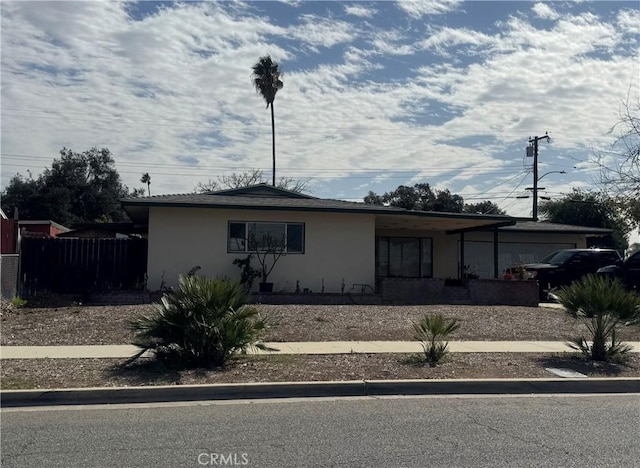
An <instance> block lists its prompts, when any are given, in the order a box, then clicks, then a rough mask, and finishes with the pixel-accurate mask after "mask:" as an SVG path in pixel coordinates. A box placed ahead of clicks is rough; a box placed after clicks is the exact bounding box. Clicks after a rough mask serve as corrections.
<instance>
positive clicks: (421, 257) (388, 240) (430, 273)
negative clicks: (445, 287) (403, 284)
mask: <svg viewBox="0 0 640 468" xmlns="http://www.w3.org/2000/svg"><path fill="white" fill-rule="evenodd" d="M381 239H385V240H386V247H387V252H386V258H387V268H386V270H387V271H386V274H384V275H381V274H380V240H381ZM391 239H412V240H415V241H417V242H418V257H419V258H418V276H397V275H393V276H392V275H391V274H390V272H391V255H390V253H391ZM425 244H428V245H429V255H430V260H431V261H430V262H429V265H430V269H429V270H430V271H428V272H427V273H426V274H425V272H424V271H423V266H424V254H425V251H426V250H427V249H425V248H424V245H425ZM375 263H376V264H375V267H376V277H377V278H433V237H419V236H376V262H375Z"/></svg>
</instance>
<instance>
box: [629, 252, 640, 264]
mask: <svg viewBox="0 0 640 468" xmlns="http://www.w3.org/2000/svg"><path fill="white" fill-rule="evenodd" d="M626 263H627V266H629V267H632V268H640V252H636V253H634V254H633V255H631V257H629V258H628V259H627V262H626Z"/></svg>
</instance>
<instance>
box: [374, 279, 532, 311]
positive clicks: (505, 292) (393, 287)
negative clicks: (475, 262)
mask: <svg viewBox="0 0 640 468" xmlns="http://www.w3.org/2000/svg"><path fill="white" fill-rule="evenodd" d="M379 289H380V294H381V295H382V301H383V302H384V303H387V304H477V305H513V306H527V307H536V306H537V305H538V284H537V283H536V282H535V281H507V280H484V279H477V280H467V281H465V282H463V283H460V284H459V285H447V281H446V280H444V279H437V278H382V279H380V281H379Z"/></svg>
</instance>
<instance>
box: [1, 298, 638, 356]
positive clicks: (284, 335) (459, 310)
mask: <svg viewBox="0 0 640 468" xmlns="http://www.w3.org/2000/svg"><path fill="white" fill-rule="evenodd" d="M258 308H259V309H260V311H261V313H262V314H263V316H264V317H265V318H266V320H267V322H268V323H269V324H270V329H269V330H268V331H267V333H266V334H265V336H264V340H265V341H343V340H346V341H359V340H389V341H396V340H411V336H412V332H411V324H412V322H415V321H417V320H419V318H420V317H421V316H422V315H423V314H425V313H442V314H443V315H445V316H446V317H448V318H456V319H458V320H459V321H460V329H459V330H458V331H457V332H455V334H453V335H452V339H453V340H494V341H495V340H499V341H502V340H508V341H510V340H558V341H564V340H566V339H568V338H571V337H574V336H576V335H580V334H583V333H585V331H586V330H585V328H584V326H583V325H581V324H580V323H579V322H578V321H577V320H575V319H573V318H572V317H571V316H569V315H568V314H567V313H565V312H563V311H562V310H558V309H547V308H542V307H511V306H470V305H429V306H359V305H342V306H327V305H313V306H312V305H259V306H258ZM149 310H150V306H149V305H129V306H73V307H59V308H34V309H29V308H24V309H18V310H13V311H12V310H9V311H4V312H3V314H2V322H1V324H2V328H1V333H0V344H2V345H3V346H18V345H20V346H29V345H31V346H37V345H100V344H127V343H131V341H132V338H133V336H132V334H131V332H130V331H129V330H128V327H127V323H128V321H129V320H131V319H133V318H134V317H135V316H137V315H138V314H141V313H145V312H148V311H149ZM620 337H621V338H622V339H625V340H632V341H640V327H638V326H633V327H623V328H621V331H620Z"/></svg>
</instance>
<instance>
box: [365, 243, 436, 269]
mask: <svg viewBox="0 0 640 468" xmlns="http://www.w3.org/2000/svg"><path fill="white" fill-rule="evenodd" d="M376 276H377V277H378V278H388V277H393V278H431V277H433V239H432V238H431V237H392V236H378V237H377V238H376Z"/></svg>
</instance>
